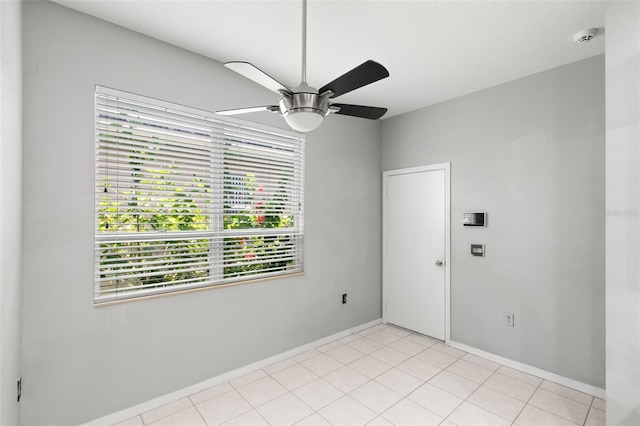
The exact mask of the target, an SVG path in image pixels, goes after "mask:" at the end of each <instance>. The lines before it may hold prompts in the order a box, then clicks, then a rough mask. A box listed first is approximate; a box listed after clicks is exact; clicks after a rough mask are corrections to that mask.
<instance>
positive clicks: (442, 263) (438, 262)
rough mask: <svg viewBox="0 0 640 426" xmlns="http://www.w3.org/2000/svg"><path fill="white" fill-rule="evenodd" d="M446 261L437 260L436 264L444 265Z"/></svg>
mask: <svg viewBox="0 0 640 426" xmlns="http://www.w3.org/2000/svg"><path fill="white" fill-rule="evenodd" d="M442 265H444V262H443V261H442V260H436V266H442Z"/></svg>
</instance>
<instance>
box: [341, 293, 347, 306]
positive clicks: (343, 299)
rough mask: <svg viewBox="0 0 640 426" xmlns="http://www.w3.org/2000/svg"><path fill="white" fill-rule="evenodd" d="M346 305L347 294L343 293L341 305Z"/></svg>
mask: <svg viewBox="0 0 640 426" xmlns="http://www.w3.org/2000/svg"><path fill="white" fill-rule="evenodd" d="M346 303H347V293H344V294H343V295H342V304H343V305H344V304H346Z"/></svg>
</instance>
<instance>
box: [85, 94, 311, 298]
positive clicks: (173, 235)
mask: <svg viewBox="0 0 640 426" xmlns="http://www.w3.org/2000/svg"><path fill="white" fill-rule="evenodd" d="M105 99H108V101H105ZM117 100H120V102H122V103H127V102H129V103H130V104H131V105H133V104H136V105H139V106H140V111H141V110H143V109H145V108H151V109H155V110H154V111H165V112H164V113H165V114H166V116H167V117H172V116H171V114H173V113H178V114H185V116H190V117H191V116H193V117H196V118H194V119H197V120H202V122H203V123H206V125H207V126H209V125H210V128H209V133H207V135H206V136H207V138H208V140H207V143H210V144H211V147H210V148H209V150H210V151H211V154H210V157H209V163H210V165H209V166H208V167H210V168H209V169H208V170H207V171H205V172H203V173H205V174H206V173H209V178H210V179H211V187H210V188H208V189H207V187H206V186H205V185H204V184H203V186H202V187H203V188H205V190H204V191H203V193H205V192H206V193H207V194H208V195H207V198H206V201H204V202H203V203H204V204H207V205H208V207H209V210H208V213H207V214H209V215H210V217H209V218H208V221H209V224H208V230H186V231H172V230H169V231H168V230H166V229H165V230H160V231H158V230H153V231H149V230H147V231H140V227H138V229H137V231H138V232H128V231H126V230H123V231H121V232H119V231H118V229H124V227H123V226H120V223H119V222H118V225H116V226H115V228H116V230H114V231H106V230H105V229H106V228H105V229H103V230H101V229H100V226H101V222H100V220H101V219H100V217H101V214H104V212H105V211H106V210H108V208H109V207H111V206H112V204H109V203H114V204H113V205H114V206H115V205H117V206H118V207H115V208H114V209H115V210H116V211H117V213H115V214H114V215H115V216H116V217H119V215H121V214H120V211H121V207H120V204H122V205H124V201H121V198H119V197H121V195H120V194H122V193H124V191H123V190H122V191H121V190H120V188H118V189H117V190H116V191H114V192H115V193H116V195H108V196H107V195H104V194H101V188H102V186H101V185H104V192H105V193H106V192H108V191H107V182H109V183H110V181H109V179H110V178H111V177H113V175H110V174H109V173H108V172H105V171H104V170H105V169H107V168H106V167H104V164H105V161H107V160H105V159H106V158H109V155H112V154H105V152H106V151H108V149H111V150H112V151H109V152H110V153H111V152H116V154H115V156H117V157H119V158H127V160H124V161H123V160H121V159H120V160H116V163H118V165H117V166H116V172H112V173H115V175H117V176H122V175H126V173H133V172H132V170H135V171H136V173H138V172H139V170H140V169H139V168H135V167H139V166H138V165H137V164H138V163H133V162H132V161H131V160H130V159H131V158H133V157H132V156H128V157H126V155H127V153H130V152H131V151H126V149H125V150H123V151H117V148H116V149H114V148H113V147H112V145H114V144H115V145H116V146H117V144H119V143H121V142H120V139H119V138H121V139H123V140H124V139H125V138H124V137H121V136H116V137H111V136H113V135H112V134H111V133H109V132H107V131H105V130H104V127H101V126H109V125H112V124H111V123H108V124H105V122H110V121H116V120H115V119H112V118H111V117H108V118H107V119H105V115H104V114H105V113H104V108H105V106H104V105H103V104H100V102H104V103H105V104H107V103H108V102H109V101H110V102H116V103H117V102H118V101H117ZM94 106H95V114H94V120H95V123H94V131H95V141H94V149H95V165H94V185H95V187H94V191H95V201H94V214H95V223H94V268H95V276H94V304H95V305H96V306H99V305H106V304H112V303H116V302H121V301H128V300H136V299H140V298H146V297H149V296H152V297H154V296H157V295H167V294H175V293H181V292H185V291H194V290H202V289H209V288H220V287H226V286H228V285H238V284H246V283H251V282H256V281H263V280H265V279H274V278H283V277H287V276H292V275H300V274H302V273H304V185H305V137H304V135H303V134H299V133H296V132H292V131H289V130H284V129H281V128H276V127H271V126H265V125H261V124H256V123H252V122H248V121H245V120H240V119H237V118H233V117H226V116H218V115H216V114H214V113H212V112H208V111H204V110H200V109H196V108H192V107H187V106H184V105H179V104H175V103H172V102H167V101H163V100H159V99H155V98H150V97H147V96H142V95H137V94H133V93H129V92H124V91H121V90H116V89H111V88H107V87H104V86H100V85H96V87H95V103H94ZM117 111H121V110H119V109H118V110H117ZM135 112H138V111H137V110H136V111H135ZM101 114H103V115H102V116H101ZM116 117H117V116H116ZM129 117H130V116H129V115H128V113H127V114H125V118H124V121H125V122H126V123H127V124H129V123H133V121H132V120H130V118H129ZM140 117H142V115H140ZM166 119H167V122H169V121H170V120H171V118H166ZM101 120H102V122H101ZM127 120H129V121H127ZM140 120H141V121H140V123H138V124H139V127H143V126H148V123H149V122H151V120H147V119H144V120H143V119H142V118H140ZM132 126H134V127H135V128H136V129H137V126H136V123H133V125H132ZM134 127H132V128H134ZM172 130H175V129H171V128H169V129H168V130H167V134H168V133H169V131H172ZM101 131H102V133H101ZM198 131H200V130H198ZM113 132H114V133H117V134H118V135H120V134H121V133H122V134H125V133H127V132H122V131H120V129H118V130H115V131H113ZM105 135H106V136H105ZM198 136H201V135H200V134H198ZM136 137H137V134H136ZM171 137H173V136H171ZM110 138H111V139H117V142H113V141H107V142H105V140H107V139H110ZM127 138H129V140H134V137H133V136H131V133H127ZM167 140H168V141H169V142H170V143H171V144H173V143H175V139H167ZM127 142H128V140H127ZM135 142H138V141H137V140H135ZM169 142H166V141H164V140H163V142H162V143H157V141H155V140H154V141H153V142H152V143H156V144H157V145H167V146H169V145H170V143H169ZM152 143H149V144H148V145H151V144H152ZM243 144H245V145H244V148H243V147H242V145H243ZM123 145H130V143H123ZM145 145H147V144H146V143H145ZM201 146H202V145H201ZM105 147H107V148H105ZM174 147H175V146H174ZM274 147H279V148H277V149H276V148H274ZM184 149H188V147H186V146H185V148H184ZM144 150H145V151H151V148H148V147H146V146H145V147H144ZM243 150H244V151H246V152H247V153H245V154H243ZM165 151H169V149H168V148H166V147H165ZM202 151H207V149H204V150H202ZM258 151H261V152H264V153H267V154H269V156H268V157H265V158H263V157H261V156H259V155H261V153H256V152H258ZM123 153H124V154H123ZM180 153H182V152H180ZM249 153H252V154H251V155H250V154H249ZM137 154H138V152H136V155H137ZM285 154H286V156H287V161H280V162H278V158H280V157H279V156H282V155H285ZM141 155H142V154H141ZM144 155H150V154H147V153H145V154H144ZM153 155H156V154H153ZM159 155H160V154H158V156H159ZM265 155H266V154H265ZM229 156H232V157H233V159H234V161H235V163H234V164H235V166H234V167H237V168H238V170H242V172H240V173H236V175H238V176H240V179H239V180H242V181H243V183H242V185H244V181H247V179H248V178H249V176H250V175H251V176H253V181H255V182H260V179H263V181H268V182H269V184H268V186H267V189H266V190H265V196H267V197H268V196H272V197H273V196H274V194H277V193H279V194H281V195H279V197H281V199H284V200H285V201H286V202H284V203H280V204H277V203H275V202H271V203H270V205H278V206H279V205H282V206H285V205H286V206H287V207H286V208H285V207H267V206H264V207H258V206H257V205H256V206H254V208H253V210H255V211H260V210H259V209H260V208H263V209H267V211H268V209H269V208H271V209H276V210H275V212H273V211H270V213H271V214H269V215H268V216H266V217H267V218H270V219H273V218H275V219H274V220H276V221H277V222H276V223H277V225H278V226H277V227H268V226H270V225H269V224H267V223H264V221H265V216H257V218H258V221H257V222H256V221H255V219H254V220H253V222H251V223H250V224H249V223H243V224H242V226H244V228H243V229H227V226H226V225H225V222H226V218H227V217H229V216H230V212H231V211H232V210H231V209H229V208H228V207H227V201H228V199H227V198H226V197H225V194H226V193H227V192H225V191H228V190H230V188H231V189H232V187H231V186H230V185H231V184H230V182H233V180H234V178H233V177H231V178H229V176H231V172H233V167H232V166H231V163H232V161H231V160H229V158H230V157H229ZM272 157H273V158H272ZM289 157H290V158H291V161H288V159H289ZM168 158H169V160H165V161H167V162H168V161H172V159H173V161H176V160H175V157H168ZM256 159H257V160H256ZM144 160H148V161H150V162H155V161H157V158H156V156H149V157H146V158H144ZM135 161H139V160H135ZM199 161H201V160H199ZM125 163H126V165H125V166H122V165H121V164H125ZM258 163H260V164H258ZM289 163H290V164H289ZM131 164H136V165H135V166H132V165H131ZM172 164H175V163H172ZM201 164H202V163H199V165H201ZM101 165H102V169H101ZM118 167H122V168H123V169H125V168H127V169H126V171H125V173H120V170H121V169H119V168H118ZM145 167H147V169H149V168H151V167H152V166H145ZM158 167H159V166H158ZM251 167H255V168H256V170H257V171H255V173H254V174H251V173H250V172H248V171H247V170H250V169H251ZM261 167H262V168H261ZM167 168H168V166H167ZM175 168H176V169H178V171H177V172H176V173H182V172H181V171H180V170H179V167H177V166H176V167H175ZM265 168H266V169H273V170H276V171H275V172H274V174H278V173H280V174H282V175H284V176H285V177H284V178H281V179H282V180H280V181H278V183H277V185H279V186H277V189H273V188H274V184H273V183H272V180H273V178H272V176H271V174H270V173H271V172H270V171H269V170H266V171H265ZM145 172H146V173H151V172H150V171H149V170H145ZM161 172H164V170H163V171H161ZM140 173H141V172H140ZM156 173H160V172H156ZM190 173H191V172H190ZM242 173H244V175H243V174H242ZM287 173H290V174H287ZM169 174H170V173H169ZM135 176H136V177H138V176H139V175H135ZM193 176H194V178H193V180H192V181H193V182H195V181H196V179H200V178H201V175H200V174H198V175H197V176H196V174H195V172H194V174H193ZM234 176H235V175H234ZM265 176H266V177H265ZM289 177H290V180H291V182H289V181H288V178H289ZM101 178H102V180H101ZM164 179H165V178H163V184H164V186H163V188H165V189H164V190H165V191H169V190H167V189H166V188H169V185H171V184H170V183H167V181H169V179H171V176H169V177H167V178H166V180H164ZM130 180H131V179H130ZM198 182H200V181H198ZM283 182H284V183H283ZM128 185H130V186H131V185H133V184H131V183H129V184H128ZM136 185H138V184H137V183H136ZM188 185H189V184H187V186H188ZM191 185H192V184H191ZM257 185H258V184H257V183H256V184H255V185H253V186H254V187H255V188H257V187H258V186H257ZM122 186H123V187H124V186H125V184H123V185H122ZM140 186H142V185H140ZM181 186H182V185H181ZM192 186H193V185H192ZM126 188H127V189H130V187H126ZM283 188H285V189H283ZM135 190H136V191H137V190H138V186H135ZM263 190H264V189H262V185H260V191H263ZM149 191H152V190H149ZM158 191H160V190H158ZM175 191H177V190H175ZM254 191H255V189H254ZM128 194H130V193H128ZM133 194H134V195H133V196H132V198H135V199H136V201H137V199H138V196H139V195H140V194H139V193H138V192H134V193H133ZM282 194H284V195H282ZM153 195H157V193H155V192H154V193H153ZM153 195H152V196H151V198H153ZM190 195H191V192H188V193H187V195H186V196H185V198H193V197H189V196H190ZM174 196H175V195H174ZM109 197H113V198H109ZM267 199H268V198H267ZM105 200H107V201H106V206H107V207H106V208H105ZM113 200H115V201H113ZM278 200H280V199H278ZM101 203H102V204H101ZM154 203H155V204H158V203H159V202H158V201H157V200H156V201H154ZM150 204H152V203H151V202H150ZM260 204H261V203H260ZM129 205H131V204H129ZM136 207H137V204H136ZM101 209H102V210H101ZM253 210H251V211H253ZM165 211H168V210H166V209H165ZM171 211H172V212H173V210H171ZM285 211H286V212H288V213H289V214H288V215H286V214H285V213H280V212H285ZM137 214H138V215H140V216H141V215H143V214H144V215H149V214H150V213H149V211H147V210H145V211H144V213H137ZM186 214H188V213H186ZM240 216H241V220H244V221H245V222H246V221H247V220H248V219H247V218H246V217H252V218H255V217H256V216H255V215H253V216H249V215H248V213H245V214H244V215H240ZM245 216H246V217H245ZM154 217H156V216H154ZM283 217H289V218H290V221H289V222H287V221H285V225H286V224H290V226H284V227H281V225H282V218H283ZM260 219H262V222H260ZM105 220H106V219H104V218H103V227H104V223H105V222H104V221H105ZM162 226H165V225H162ZM203 226H205V227H206V225H203ZM229 226H231V225H229ZM154 229H155V228H154ZM249 238H250V239H251V240H250V241H251V243H250V244H253V246H251V247H257V248H255V249H254V250H255V252H257V253H267V248H266V247H275V248H271V249H270V251H271V254H265V255H264V257H261V258H257V259H255V260H254V261H253V263H252V261H251V259H253V258H255V257H256V256H255V255H254V256H253V258H249V256H241V255H237V253H236V259H239V260H238V263H233V265H240V266H242V265H253V266H252V267H253V268H255V269H251V268H240V269H239V270H238V272H237V275H235V276H225V274H226V273H227V272H225V268H227V270H228V271H232V267H230V266H228V265H229V263H228V262H229V260H228V257H229V254H228V253H229V252H230V251H231V250H225V248H224V246H225V244H227V245H229V244H234V241H236V243H235V244H236V246H237V239H240V240H241V241H242V247H243V249H244V247H245V245H246V242H245V241H246V240H247V239H249ZM268 238H273V239H272V240H269V241H270V242H272V245H271V246H266V245H265V243H264V241H265V240H266V239H268ZM172 239H175V240H176V241H178V242H177V244H187V241H191V243H189V244H203V245H205V246H206V247H205V249H204V252H206V255H204V256H206V258H207V259H208V260H207V268H208V270H207V271H206V272H207V274H206V277H207V278H206V279H205V280H204V281H197V282H193V283H191V284H189V283H184V284H180V283H178V284H171V282H172V281H166V282H164V285H163V284H160V283H159V284H155V286H154V285H153V284H149V285H148V287H145V286H147V284H145V285H144V286H143V285H137V286H136V285H134V286H133V287H130V288H129V289H126V287H125V288H118V286H117V285H116V288H115V289H112V290H104V289H103V288H102V282H111V281H107V280H112V281H115V282H119V278H118V277H120V276H119V275H117V273H116V272H114V271H117V270H125V269H126V270H131V271H133V270H136V269H137V270H138V272H136V273H139V269H140V268H141V267H140V265H143V267H144V265H145V262H149V260H148V259H146V258H145V257H143V256H147V255H146V254H138V255H136V256H133V255H131V253H132V252H136V253H141V252H143V249H144V248H143V247H142V244H144V243H140V241H151V243H149V244H151V245H152V246H153V244H156V245H157V246H159V245H160V244H165V243H167V241H170V240H172ZM197 239H198V241H197V242H195V241H196V240H197ZM205 239H207V241H206V242H204V240H205ZM234 239H236V240H234ZM132 241H136V244H141V246H140V247H137V248H136V247H134V248H127V247H129V246H127V244H133V243H132ZM283 241H284V243H282V242H283ZM113 242H117V244H114V243H113ZM225 242H226V243H225ZM109 243H111V244H112V246H108V244H109ZM118 244H121V245H118ZM109 247H111V248H113V252H118V253H122V252H124V253H125V254H124V255H119V256H121V258H126V259H134V260H116V261H113V262H115V263H116V265H120V266H121V267H118V266H112V267H108V266H104V265H108V264H109V262H111V260H109V259H110V257H109V256H110V253H111V254H112V253H113V252H109V251H108V250H110V248H109ZM153 247H155V246H153ZM184 247H187V246H186V245H185V246H184ZM189 247H193V245H192V246H189ZM146 249H149V248H148V247H146ZM127 250H131V251H127ZM250 250H252V249H251V248H250ZM259 250H262V251H261V252H259ZM165 251H166V250H165ZM105 253H106V254H105ZM188 253H191V250H189V251H188ZM282 253H284V254H286V256H285V255H282ZM197 254H198V255H197V256H196V258H199V257H200V256H199V254H200V253H199V252H198V253H197ZM277 255H281V257H280V258H277V257H276V256H277ZM117 256H118V255H115V256H113V255H111V258H113V257H116V258H117ZM170 256H173V257H172V259H173V258H175V257H176V256H178V255H176V254H175V253H174V252H171V255H170ZM187 256H188V258H189V259H190V261H191V260H192V259H193V258H194V257H193V255H191V254H189V255H187ZM166 257H167V255H165V258H166ZM243 257H244V258H243ZM121 258H118V259H121ZM165 258H163V259H160V260H159V261H158V262H162V261H166V259H165ZM184 258H185V255H180V256H179V257H178V259H180V260H178V261H173V260H172V261H171V262H166V263H167V264H169V265H174V264H176V263H178V262H182V260H181V259H184ZM247 259H249V260H247ZM118 262H119V263H118ZM135 262H138V263H135ZM225 262H227V266H226V267H225ZM289 262H290V264H289ZM122 265H125V266H122ZM131 265H132V266H131ZM163 265H164V264H163ZM199 265H202V262H200V263H199ZM260 265H262V266H260ZM274 265H275V266H274ZM172 267H173V266H172ZM267 267H272V268H274V270H273V271H266V272H260V271H261V270H262V269H260V268H267ZM153 268H156V269H153ZM162 268H164V266H162V267H160V266H158V267H155V266H154V267H152V269H151V272H150V273H153V272H155V273H156V274H158V270H160V269H162ZM236 269H237V268H236ZM246 269H249V270H248V271H247V270H246ZM170 270H171V271H173V270H172V269H170ZM197 272H200V271H197ZM122 274H123V276H127V275H126V274H125V273H124V272H122ZM134 275H135V274H134ZM176 275H178V274H176ZM112 276H115V277H116V278H111V277H112ZM136 276H137V275H136ZM105 277H106V278H105ZM129 277H131V274H129Z"/></svg>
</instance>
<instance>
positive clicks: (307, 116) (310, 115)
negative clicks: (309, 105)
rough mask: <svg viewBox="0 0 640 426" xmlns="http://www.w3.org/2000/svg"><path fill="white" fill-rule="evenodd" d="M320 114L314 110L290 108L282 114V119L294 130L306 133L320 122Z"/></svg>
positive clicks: (321, 116) (321, 117)
mask: <svg viewBox="0 0 640 426" xmlns="http://www.w3.org/2000/svg"><path fill="white" fill-rule="evenodd" d="M323 118H324V115H322V114H321V113H320V112H319V111H314V110H304V109H302V110H290V111H288V112H287V113H286V114H285V115H284V120H285V121H286V122H287V124H288V125H289V127H291V128H292V129H293V130H295V131H296V132H300V133H307V132H311V131H312V130H315V129H317V128H318V126H320V124H322V119H323Z"/></svg>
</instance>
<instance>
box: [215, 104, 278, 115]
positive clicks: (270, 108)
mask: <svg viewBox="0 0 640 426" xmlns="http://www.w3.org/2000/svg"><path fill="white" fill-rule="evenodd" d="M279 110H280V109H279V108H278V106H277V105H265V106H257V107H249V108H236V109H225V110H222V111H216V114H220V115H238V114H248V113H250V112H261V111H271V112H278V111H279Z"/></svg>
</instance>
